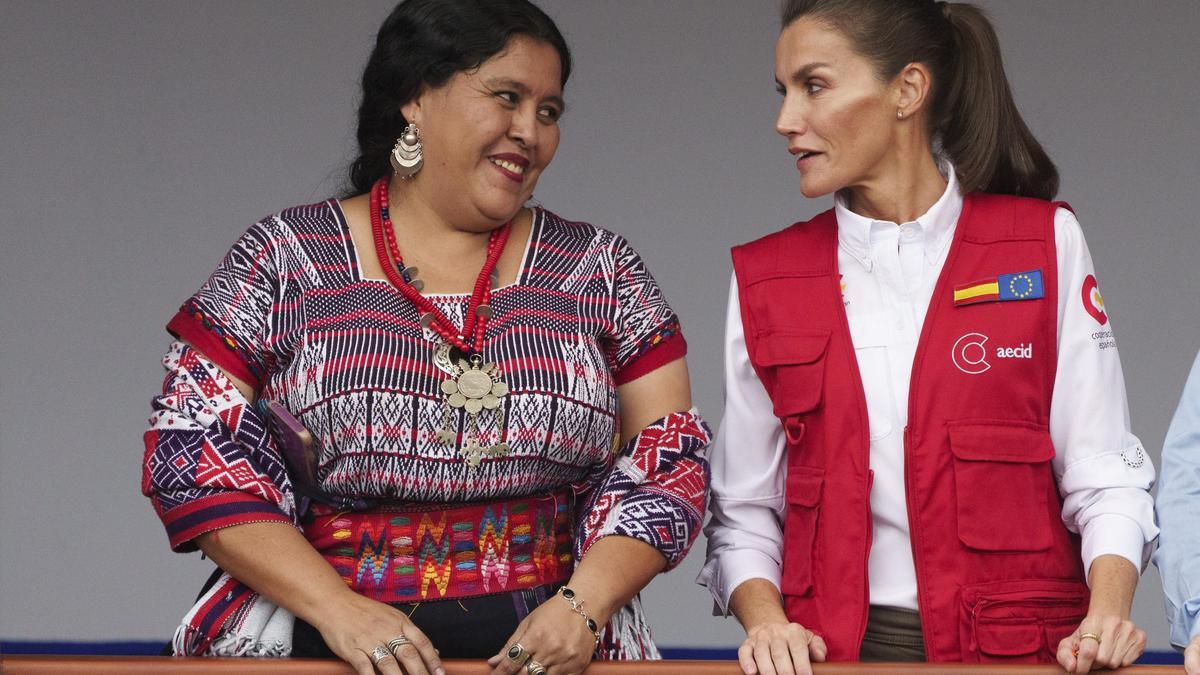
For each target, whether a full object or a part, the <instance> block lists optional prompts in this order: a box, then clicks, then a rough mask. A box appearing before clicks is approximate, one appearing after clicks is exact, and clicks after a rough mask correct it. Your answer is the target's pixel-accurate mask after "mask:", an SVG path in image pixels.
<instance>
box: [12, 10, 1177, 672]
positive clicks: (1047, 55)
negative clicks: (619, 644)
mask: <svg viewBox="0 0 1200 675" xmlns="http://www.w3.org/2000/svg"><path fill="white" fill-rule="evenodd" d="M983 4H984V5H985V6H986V7H987V8H988V9H989V10H991V12H992V14H993V16H994V18H995V22H996V24H997V27H998V30H999V32H1000V36H1001V42H1002V43H1003V45H1004V50H1005V57H1006V59H1007V65H1008V72H1009V75H1010V79H1011V80H1012V83H1013V87H1014V89H1015V92H1016V96H1017V98H1018V102H1019V104H1020V106H1021V109H1022V111H1023V112H1024V114H1025V116H1026V120H1027V121H1028V123H1029V125H1030V126H1031V127H1032V129H1033V130H1034V131H1035V133H1036V134H1037V135H1038V136H1039V137H1040V138H1041V139H1042V140H1043V142H1044V143H1045V144H1046V146H1047V148H1048V150H1049V151H1050V153H1051V154H1052V156H1053V157H1054V158H1055V160H1056V161H1057V162H1058V165H1059V167H1060V169H1061V170H1062V174H1063V177H1064V181H1063V190H1062V194H1063V196H1064V197H1065V198H1066V199H1069V200H1070V201H1071V202H1072V203H1073V204H1074V205H1075V206H1076V208H1077V210H1078V212H1079V215H1080V219H1081V222H1082V223H1083V225H1084V229H1085V231H1086V233H1087V236H1088V241H1089V243H1090V245H1091V247H1092V250H1093V253H1094V256H1095V259H1096V266H1097V268H1098V270H1099V277H1100V279H1101V287H1102V289H1103V291H1104V295H1105V299H1106V303H1107V306H1108V308H1109V312H1110V314H1111V315H1112V317H1113V319H1114V323H1115V325H1116V330H1117V335H1118V336H1119V344H1120V346H1121V353H1122V357H1123V360H1124V364H1125V372H1126V377H1127V380H1128V385H1129V397H1130V406H1131V409H1132V416H1133V422H1134V425H1135V430H1136V431H1137V432H1138V433H1139V435H1140V436H1141V438H1142V440H1143V441H1144V442H1145V444H1146V446H1147V448H1149V449H1150V450H1151V454H1152V455H1154V456H1155V457H1156V458H1157V454H1158V448H1159V446H1160V444H1161V441H1162V438H1163V435H1164V433H1165V431H1166V427H1167V423H1168V420H1169V418H1170V415H1171V412H1172V411H1173V410H1174V407H1175V402H1176V400H1177V398H1178V396H1179V392H1180V390H1181V388H1182V385H1183V380H1184V377H1185V374H1186V372H1185V371H1186V367H1187V365H1188V364H1190V363H1191V360H1192V356H1193V355H1194V354H1195V351H1196V349H1197V348H1198V347H1200V339H1198V337H1197V336H1200V330H1197V329H1198V328H1200V325H1198V321H1200V319H1198V317H1200V312H1198V311H1197V310H1198V303H1197V302H1196V289H1197V288H1200V272H1198V271H1197V267H1198V266H1197V265H1196V264H1195V262H1194V257H1195V256H1196V254H1197V252H1200V232H1198V230H1197V222H1196V218H1195V216H1194V214H1195V213H1197V210H1198V209H1197V204H1196V199H1197V197H1196V193H1197V182H1196V177H1197V176H1198V175H1200V159H1198V157H1200V154H1198V153H1197V151H1196V148H1197V147H1198V146H1200V123H1197V121H1196V114H1197V112H1200V106H1198V105H1197V104H1198V103H1200V101H1198V96H1200V68H1197V65H1198V64H1200V47H1197V43H1196V41H1195V40H1194V34H1195V32H1196V31H1197V29H1200V3H1196V2H1194V1H1193V0H1156V2H1154V3H1127V2H1118V1H1117V0H1108V1H1104V2H1091V1H1085V0H1056V1H1055V2H1045V1H1044V0H1003V1H1001V0H987V1H985V2H983ZM543 5H544V7H545V9H546V10H547V11H548V12H549V13H550V14H551V15H552V16H554V17H555V18H556V19H557V20H558V21H559V22H560V25H561V27H562V29H563V30H564V32H565V33H566V35H567V37H568V40H569V41H570V43H571V46H572V48H573V50H574V52H575V56H576V58H577V64H578V69H577V71H576V74H575V76H574V78H573V79H572V82H571V83H570V85H569V87H568V91H567V96H568V99H569V100H570V105H571V111H570V112H569V114H568V116H567V118H566V119H565V120H564V122H563V143H562V146H561V150H560V151H559V155H558V158H557V159H556V160H555V163H554V166H553V167H552V168H551V169H550V171H549V172H548V173H547V174H546V175H545V177H544V179H543V181H542V183H541V185H540V187H539V189H538V193H537V198H538V199H539V200H540V201H541V202H543V203H544V204H545V205H547V206H548V207H549V208H552V209H554V210H556V211H558V212H559V213H562V214H564V215H567V216H569V217H572V218H575V219H585V220H590V221H592V222H595V223H597V224H601V225H603V226H606V227H608V228H611V229H614V230H617V231H619V232H622V233H624V234H626V235H628V236H629V237H630V239H631V240H632V241H633V242H634V243H635V245H636V246H638V248H639V249H640V250H641V252H642V254H643V255H644V256H645V258H646V259H647V260H648V261H649V263H650V265H651V268H652V269H653V270H654V271H655V273H656V275H657V277H658V278H659V280H660V282H661V283H662V285H663V286H664V287H665V289H666V292H667V294H668V297H669V298H670V299H671V300H672V301H673V302H674V304H675V306H676V308H677V310H678V311H679V312H680V314H681V315H682V316H683V317H684V320H685V328H686V332H687V336H688V339H689V342H690V344H691V354H690V360H691V369H692V375H693V378H694V383H695V398H696V400H697V402H698V404H699V405H700V406H701V408H702V409H703V410H704V411H706V412H707V414H708V417H709V419H710V420H711V421H713V422H717V421H718V420H719V417H720V414H721V386H722V385H721V378H720V359H721V351H720V343H721V337H722V331H723V326H722V317H723V314H724V304H725V294H726V291H727V288H726V287H727V283H728V274H729V264H728V257H727V249H728V247H729V246H730V245H732V244H734V243H737V242H741V241H745V240H748V239H751V238H754V237H756V236H758V235H760V234H764V233H766V232H768V231H770V230H772V229H775V228H778V227H780V226H782V225H785V224H787V223H790V222H792V221H794V220H798V219H800V218H803V217H807V216H809V215H811V214H813V213H815V212H817V211H818V210H822V209H824V208H826V206H827V204H828V203H829V201H828V200H827V199H826V200H819V201H817V202H808V201H806V200H804V199H803V198H802V197H801V196H800V195H799V193H798V191H797V185H796V184H797V177H796V174H795V170H794V168H793V166H792V164H791V161H790V158H789V156H788V155H787V153H786V152H785V145H784V142H783V140H782V139H781V138H780V137H778V136H777V135H776V134H775V133H774V131H773V129H774V116H775V113H776V110H777V105H778V98H777V96H776V94H775V93H774V90H773V84H772V77H773V53H774V40H775V36H776V33H777V20H776V9H775V7H776V3H775V2H774V1H773V0H755V1H753V2H750V1H746V2H736V3H735V2H729V1H722V0H640V1H639V0H603V1H601V2H584V1H582V0H543ZM389 9H390V2H387V1H379V2H356V3H353V4H343V3H324V2H311V1H292V2H286V3H285V2H269V3H268V2H229V1H219V2H218V1H204V2H192V3H183V2H171V3H167V2H148V1H145V2H116V1H113V2H104V3H100V2H50V1H44V0H39V1H38V2H29V1H21V2H13V1H12V0H3V1H0V153H2V154H0V227H2V230H0V231H2V234H3V238H2V239H0V638H3V639H9V640H12V639H43V640H105V639H114V640H115V639H147V638H165V637H167V636H168V635H169V634H170V632H171V630H172V628H173V626H174V625H175V623H176V621H177V620H178V619H179V618H180V616H181V615H182V612H183V611H184V610H185V609H186V607H187V606H188V604H189V601H190V599H191V598H192V597H193V596H194V594H195V592H196V590H197V588H198V585H199V584H200V582H201V580H202V579H203V577H204V576H205V574H206V571H207V569H208V568H209V563H207V562H204V561H201V560H200V559H199V557H198V556H196V555H192V556H187V557H185V556H179V555H175V554H172V553H170V552H169V551H168V549H167V546H166V538H165V536H164V534H163V532H162V529H161V527H160V526H159V524H158V522H157V520H156V519H155V518H154V516H153V514H152V512H151V509H150V506H149V504H148V502H147V501H146V500H145V499H144V498H143V497H141V495H140V494H139V492H138V488H139V485H138V481H139V472H140V468H139V467H140V462H141V457H142V446H141V440H140V435H141V432H142V429H143V427H144V424H145V419H146V417H147V415H148V412H149V407H148V401H149V398H150V396H151V395H152V393H153V392H154V391H155V390H156V388H157V387H158V386H159V383H160V378H161V371H160V368H159V365H158V358H159V356H160V354H161V352H162V351H163V349H164V347H165V346H166V344H167V337H166V335H165V333H164V332H163V331H162V324H163V322H164V321H165V320H166V319H167V318H168V317H169V316H170V315H171V313H172V312H173V311H174V310H175V308H176V307H177V306H178V304H179V303H180V302H181V301H182V300H183V299H184V298H185V297H187V296H188V295H189V294H190V293H191V292H192V291H193V290H194V289H195V288H196V287H197V286H198V285H199V284H200V283H201V282H203V280H204V279H205V278H206V277H207V275H208V273H209V272H210V271H211V269H212V267H213V266H214V265H215V264H216V262H217V261H218V260H219V259H220V257H221V256H222V254H223V253H224V251H225V249H226V248H227V247H228V245H229V244H230V243H232V241H233V240H234V239H235V238H236V236H237V235H238V234H239V233H240V232H241V230H242V229H243V228H245V226H246V225H248V224H249V223H251V222H253V221H254V220H256V219H258V218H259V217H261V216H263V215H265V214H267V213H270V212H272V211H275V210H277V209H280V208H283V207H285V206H288V205H292V204H297V203H307V202H311V201H317V200H319V199H322V198H324V197H326V196H328V195H330V194H331V193H332V192H334V191H335V190H336V189H337V188H339V187H340V185H341V180H342V167H343V165H344V164H345V162H346V161H347V160H348V159H349V157H350V152H351V149H352V139H353V128H352V118H353V113H354V108H355V103H356V96H357V94H356V81H357V78H358V75H359V72H360V69H361V67H362V65H363V64H364V63H365V59H366V56H367V53H368V51H369V48H370V45H371V42H372V40H373V36H374V32H375V30H376V28H377V26H378V23H379V22H380V21H381V20H382V18H383V17H384V16H385V15H386V14H387V12H388V11H389ZM703 550H704V542H703V541H700V542H699V543H698V544H697V546H696V549H695V550H694V551H693V553H692V555H691V557H689V558H688V560H687V561H685V563H684V564H683V566H682V568H681V569H679V570H678V571H677V572H675V573H673V574H671V575H669V576H666V577H663V578H660V579H658V580H657V581H655V582H654V583H653V584H652V585H651V587H650V588H649V590H648V591H647V593H646V597H647V601H648V602H647V604H648V606H649V611H650V613H651V618H652V619H653V620H654V626H655V629H656V635H657V637H658V639H659V641H660V642H661V643H662V644H664V645H669V646H686V645H691V646H722V645H735V644H737V643H738V641H739V631H738V629H737V626H736V623H735V622H734V621H733V620H721V619H715V618H709V616H708V614H709V609H710V602H709V600H708V599H707V596H706V593H705V591H703V590H702V589H700V588H699V587H697V586H695V585H693V584H692V577H693V576H694V575H695V573H696V572H697V570H698V569H699V567H700V564H701V561H702V558H703ZM1162 617H1163V611H1162V601H1161V597H1160V590H1159V583H1158V580H1157V575H1156V573H1155V572H1154V571H1153V569H1151V571H1150V572H1149V574H1147V576H1146V577H1145V579H1144V581H1143V584H1142V587H1141V588H1140V590H1139V593H1138V598H1137V601H1136V607H1135V618H1136V619H1137V621H1138V623H1140V624H1141V625H1142V626H1144V627H1145V628H1146V629H1147V630H1148V631H1149V633H1150V636H1151V639H1150V646H1151V648H1158V649H1163V648H1166V646H1167V640H1166V628H1165V622H1164V620H1163V618H1162Z"/></svg>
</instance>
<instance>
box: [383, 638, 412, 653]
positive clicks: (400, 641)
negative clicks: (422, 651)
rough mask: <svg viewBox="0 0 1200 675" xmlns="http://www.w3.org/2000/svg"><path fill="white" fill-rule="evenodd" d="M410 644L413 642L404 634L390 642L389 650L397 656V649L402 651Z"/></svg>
mask: <svg viewBox="0 0 1200 675" xmlns="http://www.w3.org/2000/svg"><path fill="white" fill-rule="evenodd" d="M410 643H412V640H409V639H408V636H406V635H405V634H404V633H401V634H399V635H397V636H396V637H394V638H392V639H391V640H389V641H388V649H390V650H392V653H393V654H395V653H396V650H397V649H400V648H401V647H403V646H404V645H406V644H410Z"/></svg>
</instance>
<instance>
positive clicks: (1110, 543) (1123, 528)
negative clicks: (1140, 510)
mask: <svg viewBox="0 0 1200 675" xmlns="http://www.w3.org/2000/svg"><path fill="white" fill-rule="evenodd" d="M1082 539H1083V546H1082V554H1083V574H1084V578H1087V576H1088V575H1089V574H1090V573H1091V570H1092V561H1093V560H1095V559H1096V558H1098V557H1100V556H1102V555H1119V556H1121V557H1122V558H1124V559H1126V560H1128V561H1129V562H1130V563H1132V564H1133V566H1134V568H1136V569H1137V571H1138V574H1141V573H1142V571H1143V570H1144V569H1145V568H1146V559H1147V553H1148V549H1147V547H1146V540H1145V538H1143V536H1142V528H1141V527H1140V526H1139V525H1138V523H1137V521H1136V520H1134V519H1132V518H1130V517H1129V516H1123V515H1121V514H1119V513H1102V514H1100V515H1097V516H1096V517H1094V518H1092V519H1091V520H1089V521H1088V523H1087V525H1086V526H1085V527H1084V528H1083V537H1082Z"/></svg>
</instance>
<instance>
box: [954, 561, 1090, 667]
mask: <svg viewBox="0 0 1200 675" xmlns="http://www.w3.org/2000/svg"><path fill="white" fill-rule="evenodd" d="M961 597H962V607H961V615H960V621H959V642H960V647H961V651H962V659H963V662H965V663H988V662H1009V663H1053V662H1054V660H1055V657H1056V654H1057V652H1058V643H1059V642H1060V641H1061V640H1062V639H1063V638H1064V637H1066V636H1067V635H1070V634H1071V632H1072V631H1074V630H1075V628H1076V627H1077V626H1078V625H1079V623H1080V622H1081V621H1083V618H1084V616H1086V615H1087V606H1088V590H1087V586H1086V585H1085V584H1083V583H1082V582H1078V581H1069V580H1064V579H1029V580H1012V581H997V582H991V583H987V584H976V585H971V586H964V587H963V589H962V594H961Z"/></svg>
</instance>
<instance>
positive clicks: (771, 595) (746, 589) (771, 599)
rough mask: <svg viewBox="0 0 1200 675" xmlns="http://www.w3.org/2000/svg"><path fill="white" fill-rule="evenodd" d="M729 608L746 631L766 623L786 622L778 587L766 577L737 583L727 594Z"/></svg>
mask: <svg viewBox="0 0 1200 675" xmlns="http://www.w3.org/2000/svg"><path fill="white" fill-rule="evenodd" d="M729 608H730V610H732V611H733V614H734V616H736V617H737V619H738V621H740V622H741V624H742V627H743V628H745V629H746V632H747V633H749V632H750V631H751V630H753V629H755V628H757V627H759V626H763V625H766V624H771V623H787V622H788V619H787V615H786V614H784V611H783V597H782V596H781V595H779V589H778V588H776V587H775V584H773V583H771V582H770V581H767V580H766V579H748V580H746V581H744V582H742V583H740V584H738V587H737V588H735V589H733V594H732V595H730V596H729Z"/></svg>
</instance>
